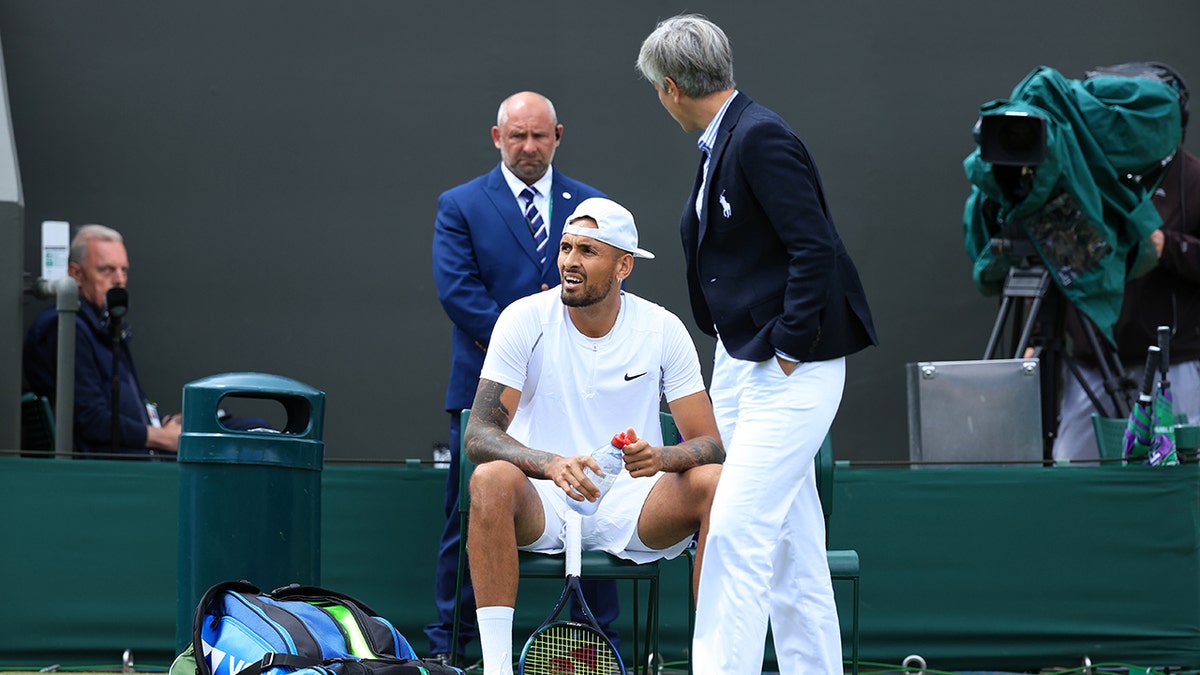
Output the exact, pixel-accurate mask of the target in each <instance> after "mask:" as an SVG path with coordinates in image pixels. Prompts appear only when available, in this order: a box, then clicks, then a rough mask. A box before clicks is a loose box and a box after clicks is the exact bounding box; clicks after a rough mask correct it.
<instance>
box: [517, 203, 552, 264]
mask: <svg viewBox="0 0 1200 675" xmlns="http://www.w3.org/2000/svg"><path fill="white" fill-rule="evenodd" d="M535 194H537V193H536V191H535V190H534V189H533V188H525V189H524V190H521V200H522V201H524V202H525V222H526V223H528V224H529V231H530V232H532V233H533V242H534V243H535V244H537V252H538V255H540V256H541V261H542V262H543V263H544V262H546V242H547V240H548V239H549V238H550V232H549V231H548V230H547V228H546V221H544V220H542V214H540V213H538V210H537V207H536V206H534V205H533V195H535Z"/></svg>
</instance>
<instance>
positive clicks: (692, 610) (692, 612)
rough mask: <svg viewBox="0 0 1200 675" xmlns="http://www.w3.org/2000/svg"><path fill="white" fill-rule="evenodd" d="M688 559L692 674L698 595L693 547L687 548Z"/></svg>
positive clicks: (689, 669)
mask: <svg viewBox="0 0 1200 675" xmlns="http://www.w3.org/2000/svg"><path fill="white" fill-rule="evenodd" d="M687 559H688V632H687V646H686V649H687V655H688V675H692V636H694V635H695V634H696V595H695V594H694V593H692V589H693V588H695V586H694V585H693V583H694V582H693V579H694V577H695V573H696V556H695V555H694V554H693V552H692V549H690V548H689V549H687Z"/></svg>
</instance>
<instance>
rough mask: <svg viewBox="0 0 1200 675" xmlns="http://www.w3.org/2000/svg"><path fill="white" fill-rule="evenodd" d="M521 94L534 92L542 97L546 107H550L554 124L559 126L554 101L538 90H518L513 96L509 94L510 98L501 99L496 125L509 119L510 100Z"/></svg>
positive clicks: (499, 125) (501, 124) (502, 124)
mask: <svg viewBox="0 0 1200 675" xmlns="http://www.w3.org/2000/svg"><path fill="white" fill-rule="evenodd" d="M521 94H532V95H534V96H536V97H538V98H540V99H542V101H543V102H545V104H546V107H547V108H549V109H550V119H552V120H554V126H556V127H557V126H558V113H557V112H555V110H554V103H553V102H551V100H550V99H548V98H546V97H545V96H542V95H541V94H539V93H537V92H536V91H529V92H524V91H523V92H517V93H516V94H513V95H512V96H509V97H508V98H506V99H504V100H503V101H501V102H500V109H499V110H497V111H496V126H498V127H503V126H504V122H505V120H507V119H508V103H509V101H512V100H513V99H514V98H516V97H517V96H520V95H521Z"/></svg>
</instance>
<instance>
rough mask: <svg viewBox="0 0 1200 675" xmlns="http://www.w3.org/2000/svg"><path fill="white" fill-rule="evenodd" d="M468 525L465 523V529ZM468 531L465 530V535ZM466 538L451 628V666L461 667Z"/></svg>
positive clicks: (460, 552)
mask: <svg viewBox="0 0 1200 675" xmlns="http://www.w3.org/2000/svg"><path fill="white" fill-rule="evenodd" d="M465 525H466V523H463V526H464V527H465ZM465 532H466V530H464V533H465ZM465 541H466V538H465V537H460V538H459V540H458V575H457V578H456V580H455V582H454V625H453V626H451V627H450V665H453V666H458V665H461V664H459V662H458V640H459V626H460V625H461V623H460V622H461V620H462V588H463V576H465V575H464V573H463V566H464V565H465V561H466V559H467V550H466V548H467V547H466V546H464V545H463V544H464V542H465Z"/></svg>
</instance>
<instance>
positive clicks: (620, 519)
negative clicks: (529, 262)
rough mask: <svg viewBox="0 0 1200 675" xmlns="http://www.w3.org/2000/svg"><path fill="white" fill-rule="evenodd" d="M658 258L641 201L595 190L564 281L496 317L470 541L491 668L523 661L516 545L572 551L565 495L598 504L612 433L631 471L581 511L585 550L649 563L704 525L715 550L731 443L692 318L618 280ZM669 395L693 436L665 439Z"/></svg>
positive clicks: (469, 437) (494, 671) (573, 219)
mask: <svg viewBox="0 0 1200 675" xmlns="http://www.w3.org/2000/svg"><path fill="white" fill-rule="evenodd" d="M653 257H654V256H653V254H651V253H650V252H649V251H645V250H643V249H641V248H638V234H637V228H636V226H635V225H634V221H633V216H632V214H630V213H629V211H627V210H626V209H625V208H623V207H622V206H620V205H619V204H617V203H615V202H613V201H610V200H608V199H596V198H593V199H587V200H584V201H583V202H582V203H580V204H579V206H578V208H577V209H576V210H575V212H574V213H573V214H572V215H571V216H570V217H569V218H568V219H567V225H566V227H565V228H564V231H563V237H562V242H561V244H560V246H559V250H558V269H559V276H560V279H561V282H562V284H561V286H559V287H558V288H552V289H550V290H548V291H543V292H542V293H538V294H536V295H533V296H529V297H527V298H524V299H522V300H518V301H517V302H514V303H513V304H512V305H510V306H509V307H508V308H507V309H505V310H504V312H503V313H502V314H501V315H500V319H499V321H498V322H497V323H496V327H495V330H494V332H493V333H492V340H491V343H490V345H489V347H488V352H487V357H486V359H485V361H484V364H483V371H482V376H481V379H480V382H479V389H478V390H477V391H476V394H475V401H474V403H473V405H472V410H471V417H470V422H469V424H468V425H467V429H466V435H465V442H466V452H467V456H468V457H469V458H470V460H471V461H472V462H473V463H475V464H477V465H478V466H477V467H476V469H475V472H474V474H473V476H472V479H471V487H470V489H471V514H470V528H469V531H468V541H469V542H470V543H469V547H470V565H471V577H472V579H473V581H474V584H475V598H476V604H477V606H478V610H477V612H476V616H477V618H478V625H479V636H480V643H481V645H482V647H483V665H484V675H508V674H511V673H512V672H513V635H512V621H513V607H514V605H515V604H516V599H517V583H518V569H517V549H520V550H523V551H537V552H542V553H558V552H560V551H562V550H563V549H564V538H563V530H564V522H565V520H566V519H567V517H568V516H567V513H568V511H569V510H570V507H569V506H568V504H567V502H568V501H569V500H575V501H577V502H578V501H582V500H588V501H595V499H596V496H597V494H598V491H597V488H596V486H595V485H594V484H593V482H592V481H591V480H589V479H588V478H587V477H586V476H585V475H584V469H585V468H590V469H591V470H592V471H594V472H596V473H600V467H599V466H598V465H597V463H596V461H595V460H594V459H592V458H591V456H590V453H591V452H592V450H594V449H595V448H597V447H599V446H601V445H602V444H605V443H607V442H608V441H609V439H611V438H612V437H613V435H614V434H616V433H619V432H625V433H626V435H627V436H628V437H629V439H630V440H632V443H631V444H630V445H628V446H627V447H626V448H625V450H624V453H625V455H624V459H625V470H624V471H622V472H621V474H620V475H619V476H618V477H617V479H616V482H615V483H614V484H613V486H612V488H611V489H610V490H609V492H608V493H606V494H605V495H604V498H603V500H601V501H600V503H599V504H598V508H597V509H596V512H595V513H594V514H593V515H589V516H585V517H583V519H582V528H581V531H582V542H583V549H584V550H601V551H607V552H609V553H611V554H613V555H616V556H619V557H621V558H626V559H629V560H633V561H635V562H648V561H651V560H655V559H659V558H673V557H675V556H677V555H679V553H680V552H682V551H683V549H684V548H685V547H686V546H687V545H688V543H689V542H690V541H691V540H692V536H693V534H694V533H696V532H697V531H698V532H699V533H700V538H699V547H698V549H697V556H696V559H697V563H699V562H700V561H701V560H702V558H703V552H704V535H705V532H706V530H707V527H708V511H709V506H710V504H711V503H712V497H713V491H714V490H715V489H716V486H717V478H718V476H719V475H720V470H721V467H720V463H721V462H722V461H723V460H724V457H725V451H724V448H723V446H722V444H721V439H720V435H719V433H718V431H717V423H716V420H715V418H714V417H713V411H712V405H711V403H710V401H709V398H708V393H707V392H706V391H705V388H704V381H703V379H702V378H701V373H700V362H699V359H698V357H697V355H696V348H695V345H694V344H693V343H692V340H691V337H690V336H689V335H688V333H687V330H686V329H685V328H684V326H683V323H682V322H681V321H680V320H679V319H678V318H677V317H676V316H675V315H674V314H672V313H670V312H668V311H667V310H666V309H664V308H662V307H660V306H658V305H656V304H654V303H651V302H648V301H646V300H643V299H642V298H639V297H638V296H636V295H633V294H632V293H629V292H626V291H623V290H622V289H621V283H622V282H623V281H624V280H625V279H626V278H628V277H629V275H630V273H631V272H632V271H633V263H634V259H635V258H653ZM663 398H665V399H666V401H667V405H668V406H669V408H670V411H671V413H672V415H673V416H674V418H675V422H676V424H677V426H678V427H679V431H680V435H681V436H682V437H683V438H686V439H688V440H686V441H684V442H682V443H680V444H678V445H669V446H666V447H664V446H663V445H662V443H663V441H662V431H661V428H660V424H659V409H660V405H661V401H662V399H663ZM572 514H573V512H572ZM572 517H573V516H572ZM699 570H700V565H699V564H697V566H696V574H697V575H698V574H699ZM698 578H699V577H698V576H696V577H695V578H694V579H693V584H695V579H698ZM693 588H694V586H693ZM564 597H565V596H564ZM547 609H549V608H547ZM555 613H557V610H556V612H555ZM600 636H601V638H602V637H603V634H602V633H601V634H600ZM561 658H570V657H569V655H564V656H562V657H561ZM559 665H560V667H561V666H563V665H564V664H559ZM566 665H569V664H566ZM560 669H561V668H560ZM527 672H529V671H528V670H527ZM564 672H565V671H564ZM574 672H584V671H583V670H582V669H580V670H578V671H574Z"/></svg>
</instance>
